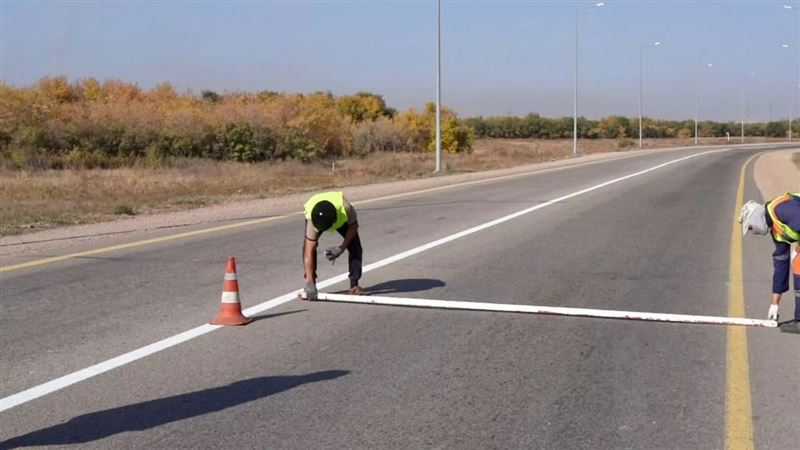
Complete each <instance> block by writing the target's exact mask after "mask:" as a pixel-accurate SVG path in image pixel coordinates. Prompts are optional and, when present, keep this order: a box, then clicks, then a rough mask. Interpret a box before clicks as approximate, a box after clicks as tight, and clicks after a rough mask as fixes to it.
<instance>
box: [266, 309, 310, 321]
mask: <svg viewBox="0 0 800 450" xmlns="http://www.w3.org/2000/svg"><path fill="white" fill-rule="evenodd" d="M305 311H308V310H307V309H296V310H294V311H286V312H282V313H275V314H264V315H261V316H253V317H252V319H253V322H255V321H258V320H264V319H272V318H274V317H280V316H288V315H289V314H297V313H301V312H305Z"/></svg>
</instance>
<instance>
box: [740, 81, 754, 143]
mask: <svg viewBox="0 0 800 450" xmlns="http://www.w3.org/2000/svg"><path fill="white" fill-rule="evenodd" d="M755 75H756V74H754V73H750V76H751V77H753V76H755ZM744 84H745V82H744V81H742V86H741V91H740V92H739V93H740V96H739V100H740V102H741V108H742V111H741V114H742V116H741V122H742V138H741V141H742V144H744ZM748 115H749V114H748Z"/></svg>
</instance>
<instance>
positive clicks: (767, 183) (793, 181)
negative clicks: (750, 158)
mask: <svg viewBox="0 0 800 450" xmlns="http://www.w3.org/2000/svg"><path fill="white" fill-rule="evenodd" d="M753 178H754V179H755V182H756V186H757V187H758V190H759V191H760V192H761V197H762V200H763V201H767V200H770V199H773V198H775V197H777V196H778V195H780V194H783V193H784V192H800V149H791V150H780V151H774V152H769V153H765V154H763V155H761V156H760V157H759V158H758V159H757V160H756V164H755V166H754V167H753Z"/></svg>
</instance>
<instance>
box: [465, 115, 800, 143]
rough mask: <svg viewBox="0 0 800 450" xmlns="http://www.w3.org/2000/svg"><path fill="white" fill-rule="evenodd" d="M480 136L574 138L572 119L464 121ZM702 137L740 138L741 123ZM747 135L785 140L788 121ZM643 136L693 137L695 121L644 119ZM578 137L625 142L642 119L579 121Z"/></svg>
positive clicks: (703, 129) (712, 125)
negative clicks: (622, 140) (621, 140)
mask: <svg viewBox="0 0 800 450" xmlns="http://www.w3.org/2000/svg"><path fill="white" fill-rule="evenodd" d="M464 122H465V123H466V124H467V125H468V126H470V127H471V128H472V129H473V130H474V131H475V135H476V136H477V137H481V138H504V139H566V138H572V129H573V123H572V117H562V118H559V119H550V118H546V117H541V116H539V115H538V114H528V115H527V116H525V117H513V116H501V117H485V118H484V117H473V118H468V119H465V120H464ZM792 128H793V132H794V133H795V135H797V134H798V133H800V123H798V122H794V123H793V124H792ZM698 131H699V135H700V136H702V137H725V136H727V134H728V133H730V136H731V137H736V136H739V135H741V131H742V128H741V124H740V123H739V122H714V121H710V120H704V121H700V122H699V123H698ZM744 131H745V135H746V136H751V137H752V136H757V137H774V138H782V137H786V136H787V135H788V131H789V122H788V120H784V121H773V122H767V123H763V122H762V123H746V124H745V130H744ZM642 135H643V136H644V137H645V138H682V139H686V138H690V137H694V121H692V120H657V119H651V118H644V119H643V120H642ZM578 136H579V137H581V138H583V139H598V138H605V139H623V138H638V137H639V119H638V118H628V117H624V116H610V117H605V118H602V119H599V120H590V119H586V118H584V117H580V118H578Z"/></svg>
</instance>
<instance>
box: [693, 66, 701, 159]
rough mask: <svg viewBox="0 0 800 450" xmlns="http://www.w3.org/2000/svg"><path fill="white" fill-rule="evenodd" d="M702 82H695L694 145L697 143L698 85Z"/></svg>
mask: <svg viewBox="0 0 800 450" xmlns="http://www.w3.org/2000/svg"><path fill="white" fill-rule="evenodd" d="M698 84H700V82H699V81H697V82H695V85H694V145H697V90H698V89H699V88H698V87H697V85H698Z"/></svg>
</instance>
